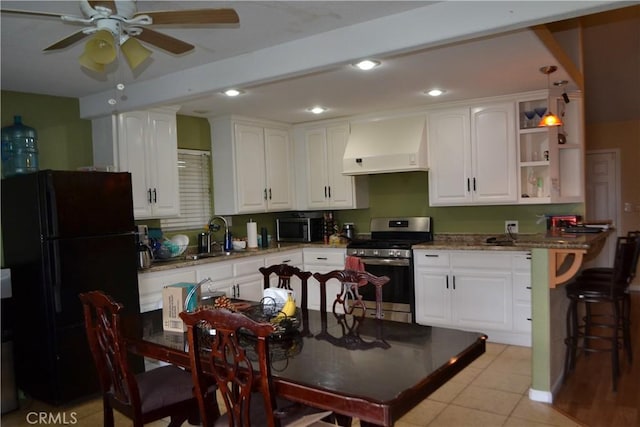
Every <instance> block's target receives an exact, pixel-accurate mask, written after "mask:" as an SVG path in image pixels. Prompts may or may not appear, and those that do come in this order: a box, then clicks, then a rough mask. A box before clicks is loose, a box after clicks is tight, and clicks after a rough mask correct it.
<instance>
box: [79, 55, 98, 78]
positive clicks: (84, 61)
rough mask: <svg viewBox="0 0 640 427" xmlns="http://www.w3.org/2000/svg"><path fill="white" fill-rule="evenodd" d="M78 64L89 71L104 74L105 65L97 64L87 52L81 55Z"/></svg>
mask: <svg viewBox="0 0 640 427" xmlns="http://www.w3.org/2000/svg"><path fill="white" fill-rule="evenodd" d="M78 62H79V63H80V65H81V66H83V67H84V68H86V69H88V70H91V71H95V72H96V73H102V72H104V64H98V63H97V62H95V61H93V60H92V59H91V58H90V57H89V55H87V53H86V52H84V53H83V54H82V55H80V57H79V58H78Z"/></svg>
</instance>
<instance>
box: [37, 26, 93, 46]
mask: <svg viewBox="0 0 640 427" xmlns="http://www.w3.org/2000/svg"><path fill="white" fill-rule="evenodd" d="M87 36H88V34H85V33H83V32H82V30H80V31H78V32H75V33H73V34H71V35H70V36H67V37H65V38H63V39H62V40H60V41H57V42H55V43H54V44H52V45H51V46H49V47H47V48H45V49H44V50H45V51H49V50H56V49H64V48H65V47H68V46H71V45H72V44H74V43H77V42H79V41H80V40H82V39H83V38H85V37H87Z"/></svg>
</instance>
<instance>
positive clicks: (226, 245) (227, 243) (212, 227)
mask: <svg viewBox="0 0 640 427" xmlns="http://www.w3.org/2000/svg"><path fill="white" fill-rule="evenodd" d="M216 220H221V221H222V223H223V224H224V241H223V242H222V245H221V246H222V250H223V252H231V234H230V233H229V224H228V223H227V220H226V218H225V217H223V216H219V215H216V216H214V217H212V218H211V219H210V220H209V233H211V231H218V230H219V229H220V225H218V224H216ZM216 227H217V228H216Z"/></svg>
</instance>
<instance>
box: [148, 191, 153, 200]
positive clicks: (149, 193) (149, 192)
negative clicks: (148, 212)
mask: <svg viewBox="0 0 640 427" xmlns="http://www.w3.org/2000/svg"><path fill="white" fill-rule="evenodd" d="M147 194H148V195H149V203H153V199H152V198H151V189H150V188H149V189H147Z"/></svg>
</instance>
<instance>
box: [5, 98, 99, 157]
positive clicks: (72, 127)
mask: <svg viewBox="0 0 640 427" xmlns="http://www.w3.org/2000/svg"><path fill="white" fill-rule="evenodd" d="M0 100H1V102H0V106H1V110H0V111H1V117H2V127H5V126H11V125H12V124H13V116H22V122H23V123H24V124H25V125H26V126H30V127H32V128H34V129H35V130H36V132H37V133H38V151H39V156H38V161H39V166H40V169H56V170H75V169H77V168H79V167H82V166H90V165H93V148H92V146H91V121H90V120H83V119H80V106H79V103H78V100H77V99H75V98H63V97H58V96H46V95H34V94H28V93H20V92H9V91H2V93H1V94H0Z"/></svg>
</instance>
